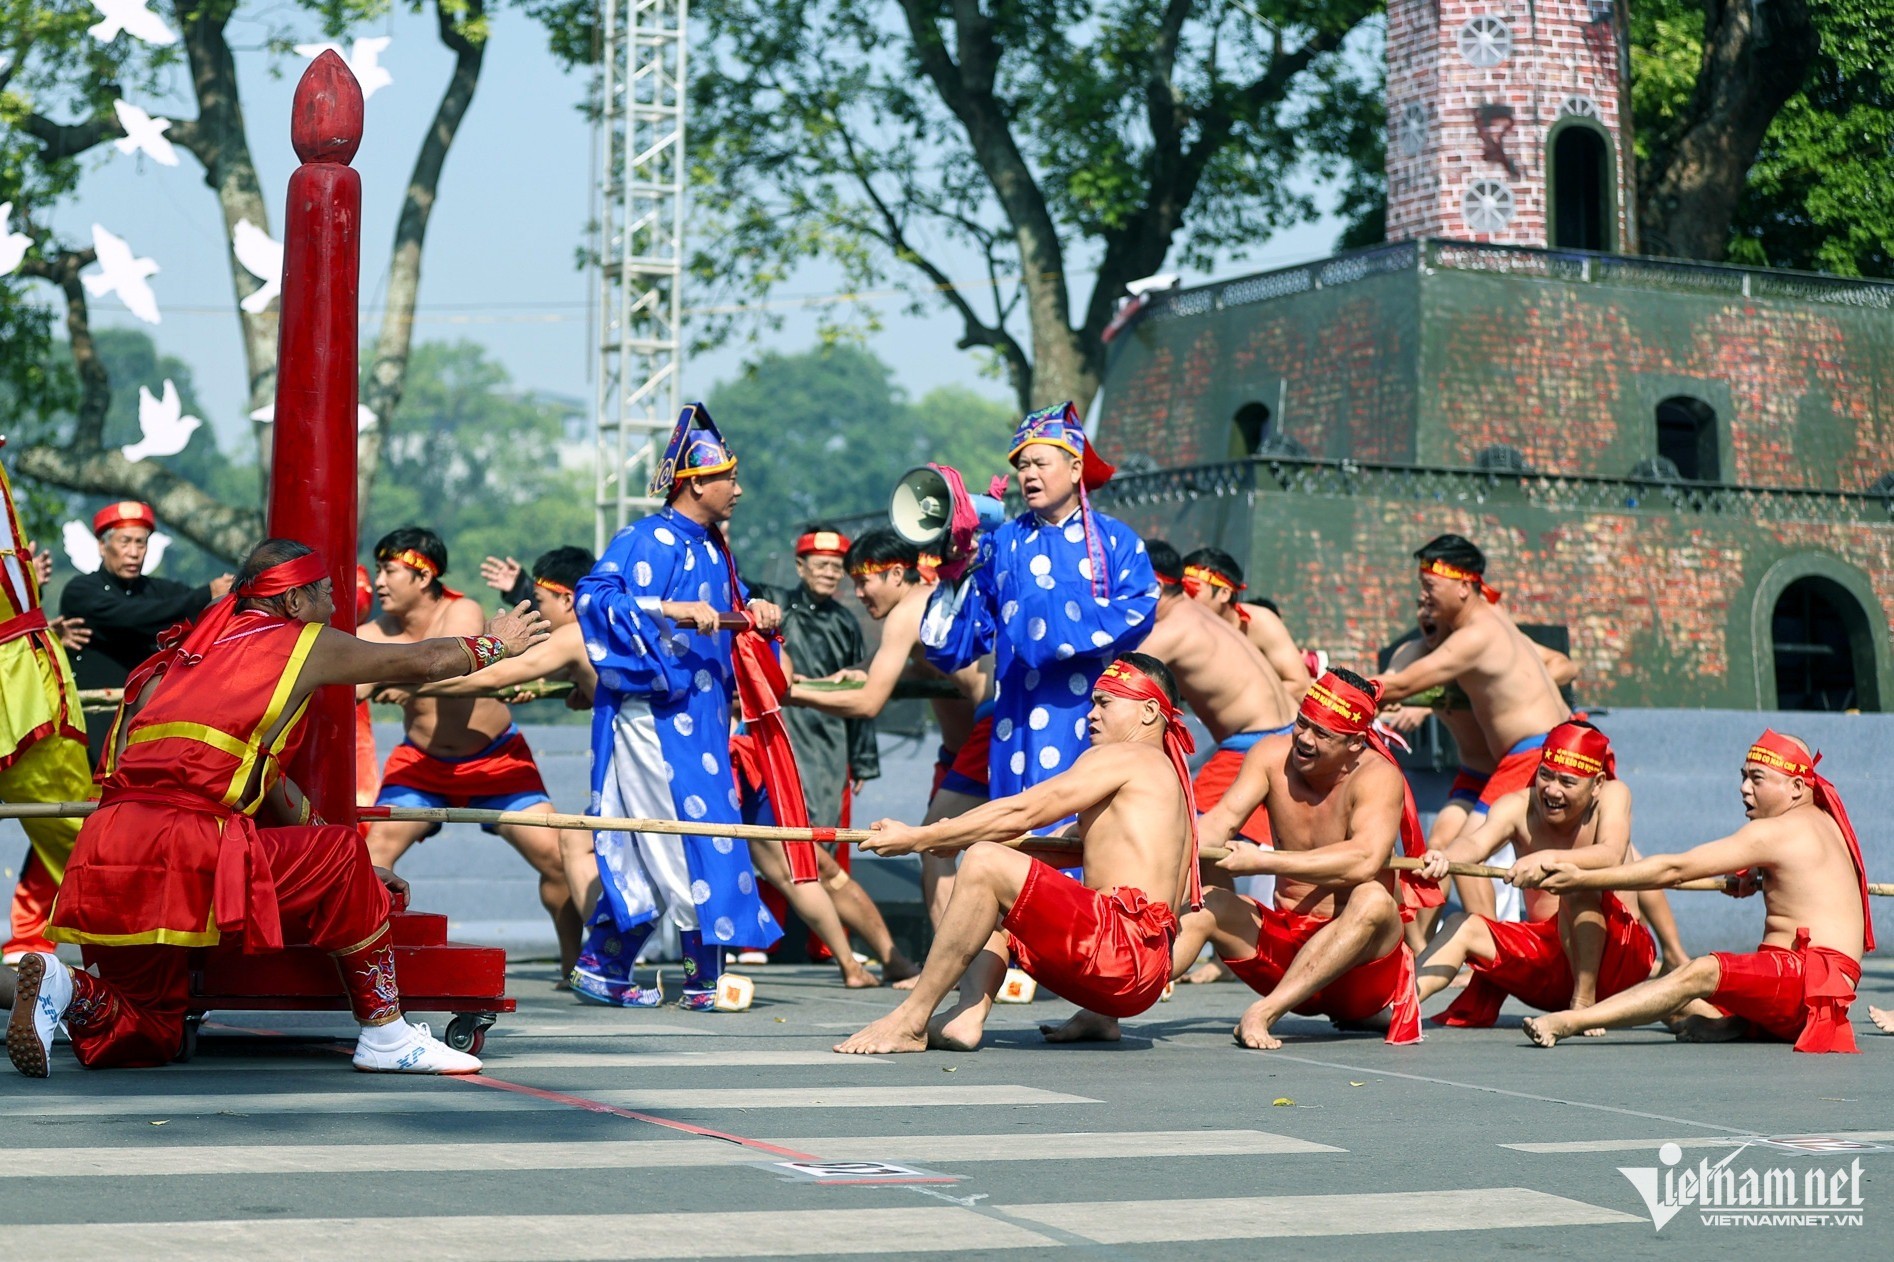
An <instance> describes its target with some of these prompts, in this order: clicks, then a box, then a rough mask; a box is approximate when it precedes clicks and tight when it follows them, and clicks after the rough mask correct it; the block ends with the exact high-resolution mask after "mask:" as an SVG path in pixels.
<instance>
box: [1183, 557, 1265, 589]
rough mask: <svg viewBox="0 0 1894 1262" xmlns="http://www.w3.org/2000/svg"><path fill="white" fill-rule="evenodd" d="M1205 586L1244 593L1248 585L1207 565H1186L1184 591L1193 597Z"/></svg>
mask: <svg viewBox="0 0 1894 1262" xmlns="http://www.w3.org/2000/svg"><path fill="white" fill-rule="evenodd" d="M1205 586H1210V587H1219V588H1222V589H1223V590H1224V591H1226V592H1240V591H1246V590H1247V589H1248V588H1249V584H1248V583H1239V582H1237V581H1236V580H1235V579H1233V578H1231V577H1230V576H1229V575H1228V574H1225V573H1224V572H1223V571H1222V570H1216V569H1212V568H1211V567H1209V566H1207V565H1186V566H1185V567H1184V591H1185V592H1186V593H1188V594H1189V595H1192V596H1195V595H1196V594H1197V593H1198V592H1199V591H1201V590H1202V589H1203V588H1204V587H1205Z"/></svg>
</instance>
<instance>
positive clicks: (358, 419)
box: [250, 403, 380, 434]
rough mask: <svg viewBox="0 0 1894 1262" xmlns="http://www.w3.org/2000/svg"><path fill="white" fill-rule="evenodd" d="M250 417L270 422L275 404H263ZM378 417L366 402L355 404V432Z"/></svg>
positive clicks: (273, 416) (366, 426) (363, 428)
mask: <svg viewBox="0 0 1894 1262" xmlns="http://www.w3.org/2000/svg"><path fill="white" fill-rule="evenodd" d="M250 419H251V420H253V421H261V422H262V423H263V424H265V425H269V424H271V423H272V422H274V421H275V420H276V405H275V404H274V403H266V404H264V405H263V406H262V407H260V408H258V409H257V410H256V411H254V412H252V413H250ZM379 419H380V418H379V417H377V416H376V415H375V413H374V410H373V409H372V408H370V407H369V406H368V405H367V404H366V403H357V404H356V405H355V432H356V433H358V434H359V433H361V432H362V431H363V430H365V429H370V428H372V427H373V426H374V424H375V422H376V421H377V420H379Z"/></svg>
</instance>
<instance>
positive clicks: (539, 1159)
mask: <svg viewBox="0 0 1894 1262" xmlns="http://www.w3.org/2000/svg"><path fill="white" fill-rule="evenodd" d="M756 1142H757V1143H758V1144H768V1145H770V1146H771V1147H775V1148H782V1149H787V1150H790V1151H795V1152H803V1153H809V1154H811V1155H813V1156H818V1157H822V1158H824V1159H826V1160H829V1161H902V1162H914V1163H920V1164H939V1163H948V1162H963V1161H964V1162H973V1161H1096V1160H1110V1159H1114V1158H1133V1159H1140V1158H1141V1159H1154V1158H1161V1157H1190V1156H1195V1157H1239V1156H1285V1155H1292V1154H1302V1153H1335V1152H1342V1151H1343V1150H1342V1149H1340V1148H1332V1147H1330V1146H1329V1145H1327V1144H1314V1143H1310V1142H1309V1141H1307V1140H1302V1139H1295V1138H1292V1137H1290V1136H1288V1135H1272V1134H1270V1133H1268V1132H1266V1131H1249V1130H1234V1131H1151V1132H1145V1131H1099V1132H1083V1131H1079V1132H1064V1133H1059V1134H1044V1135H1018V1134H998V1135H849V1136H815V1137H799V1138H794V1139H764V1140H758V1141H756ZM775 1159H776V1158H775V1157H774V1155H773V1154H771V1153H770V1152H768V1151H767V1150H764V1149H762V1148H753V1147H743V1146H739V1145H736V1144H731V1143H726V1142H723V1141H720V1140H712V1139H641V1140H625V1141H605V1142H589V1143H587V1142H577V1143H575V1142H566V1143H527V1144H510V1143H462V1144H270V1145H247V1144H228V1145H219V1146H209V1145H190V1146H186V1147H164V1148H149V1147H138V1148H132V1147H126V1148H37V1149H27V1150H15V1151H13V1152H10V1153H8V1154H7V1160H8V1162H9V1163H10V1167H11V1168H12V1169H13V1170H15V1171H18V1172H20V1173H23V1174H24V1173H29V1172H30V1173H31V1174H32V1175H33V1176H35V1177H38V1178H75V1177H84V1176H93V1175H96V1176H102V1177H110V1178H129V1177H138V1176H153V1175H165V1176H169V1175H187V1174H350V1173H363V1172H371V1171H382V1172H416V1171H430V1170H444V1171H476V1170H633V1169H665V1168H671V1167H682V1166H738V1165H753V1164H756V1163H758V1162H768V1161H772V1160H775Z"/></svg>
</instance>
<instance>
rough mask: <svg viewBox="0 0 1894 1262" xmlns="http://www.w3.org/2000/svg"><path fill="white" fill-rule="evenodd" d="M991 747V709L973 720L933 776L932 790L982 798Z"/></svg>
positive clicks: (986, 785) (988, 776)
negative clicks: (948, 760) (944, 765)
mask: <svg viewBox="0 0 1894 1262" xmlns="http://www.w3.org/2000/svg"><path fill="white" fill-rule="evenodd" d="M992 750H993V712H992V711H991V710H989V711H987V712H986V713H985V714H983V715H981V716H980V717H979V718H978V719H976V720H974V724H973V730H972V731H970V732H968V733H967V740H966V743H965V744H963V745H962V746H961V747H960V748H959V749H957V750H955V751H954V755H953V762H952V763H951V764H949V765H948V767H947V769H946V770H945V771H943V772H940V773H938V774H937V775H936V776H935V778H934V791H935V792H936V793H938V792H940V791H941V790H942V789H949V790H952V791H953V792H955V793H964V794H966V795H967V796H968V797H976V798H983V797H985V796H986V795H987V789H988V787H989V786H990V784H991V776H990V773H989V771H988V769H987V759H988V758H989V757H990V756H991V754H992Z"/></svg>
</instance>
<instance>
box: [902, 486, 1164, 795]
mask: <svg viewBox="0 0 1894 1262" xmlns="http://www.w3.org/2000/svg"><path fill="white" fill-rule="evenodd" d="M1086 513H1090V516H1091V522H1092V530H1093V532H1094V534H1095V535H1096V536H1097V538H1098V542H1099V543H1100V545H1102V548H1103V552H1104V557H1105V561H1106V567H1107V573H1106V574H1105V575H1103V576H1102V580H1103V581H1102V582H1101V584H1100V585H1099V586H1098V587H1096V588H1095V587H1094V585H1093V581H1092V580H1093V564H1092V559H1091V558H1090V557H1088V556H1087V555H1086V541H1085V525H1084V520H1083V514H1086ZM981 551H982V554H983V555H984V558H985V559H984V561H983V563H982V564H981V565H980V566H979V568H977V569H975V570H974V571H973V572H972V573H971V574H969V575H968V576H967V577H966V578H964V579H962V580H961V581H960V582H959V583H958V584H955V585H954V586H953V587H951V588H950V587H948V586H947V585H946V584H942V585H941V587H940V588H939V589H938V590H936V591H935V593H934V594H933V596H931V597H930V598H929V599H928V605H927V613H926V616H925V617H924V618H923V619H922V623H921V642H922V643H923V645H925V646H926V650H927V660H928V661H929V662H931V663H933V664H934V665H935V666H937V667H939V668H940V669H941V670H944V671H954V670H959V669H961V668H962V667H965V666H966V665H968V664H969V663H971V662H973V661H975V660H977V659H978V658H979V657H980V656H981V655H982V654H985V653H988V652H991V653H992V654H993V655H994V668H995V672H996V674H997V676H998V685H999V692H998V696H997V697H996V699H995V705H994V711H993V746H992V752H991V754H990V756H989V760H988V764H987V767H988V772H989V775H990V776H991V784H990V791H991V794H992V796H993V797H996V798H1001V797H1008V796H1011V795H1012V794H1015V793H1018V792H1019V791H1020V790H1021V789H1024V788H1026V787H1028V786H1030V785H1034V784H1038V783H1039V782H1041V781H1043V780H1048V779H1051V778H1052V777H1053V776H1055V775H1057V774H1058V773H1059V772H1061V771H1064V770H1065V769H1066V768H1067V767H1070V766H1071V765H1072V762H1073V760H1074V759H1076V758H1077V757H1078V756H1079V754H1081V753H1082V752H1084V750H1085V748H1086V746H1087V744H1088V743H1089V742H1088V739H1087V736H1086V730H1085V716H1086V714H1087V713H1088V712H1089V711H1090V710H1091V707H1092V685H1093V683H1095V682H1096V681H1097V679H1098V677H1099V675H1101V674H1103V673H1104V670H1105V667H1107V666H1109V665H1111V661H1112V659H1113V658H1114V657H1116V656H1117V655H1118V654H1120V653H1124V652H1128V651H1130V650H1131V649H1135V648H1136V647H1137V646H1138V645H1139V644H1141V643H1142V642H1143V641H1144V637H1145V636H1146V635H1148V634H1150V631H1151V621H1152V618H1153V616H1154V614H1155V613H1156V610H1157V576H1156V575H1155V574H1153V573H1152V572H1151V560H1150V558H1149V557H1147V556H1145V554H1144V541H1143V540H1141V539H1139V538H1138V536H1137V534H1136V533H1135V532H1133V531H1132V529H1131V528H1130V527H1129V526H1127V525H1125V524H1124V523H1123V522H1121V521H1118V520H1116V519H1115V518H1111V517H1107V516H1106V515H1105V514H1103V513H1100V512H1096V511H1093V510H1091V509H1081V510H1079V511H1078V512H1076V513H1074V514H1073V515H1072V516H1071V517H1070V518H1069V519H1067V521H1066V522H1065V524H1064V525H1062V526H1048V525H1046V524H1045V523H1044V522H1042V521H1040V519H1039V518H1038V516H1037V515H1036V514H1034V513H1031V512H1027V513H1023V514H1021V515H1020V516H1018V517H1016V518H1014V519H1013V520H1012V521H1009V522H1007V523H1006V524H1005V525H1003V526H1001V527H1000V528H999V529H997V530H995V531H993V532H992V534H991V535H990V536H988V537H986V538H985V539H983V540H982V541H981ZM1061 826H1062V825H1061Z"/></svg>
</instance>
